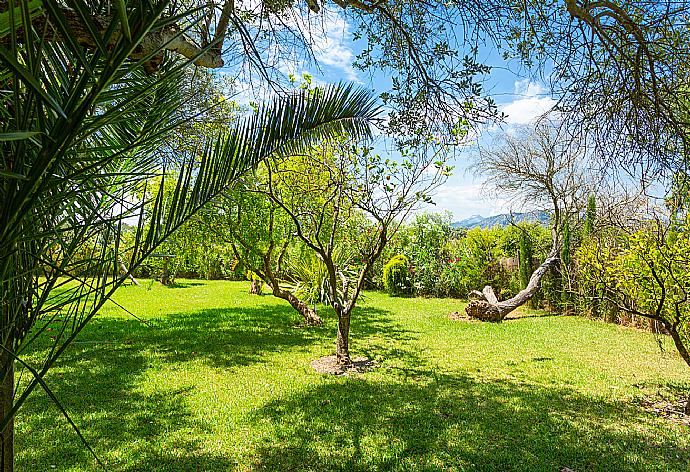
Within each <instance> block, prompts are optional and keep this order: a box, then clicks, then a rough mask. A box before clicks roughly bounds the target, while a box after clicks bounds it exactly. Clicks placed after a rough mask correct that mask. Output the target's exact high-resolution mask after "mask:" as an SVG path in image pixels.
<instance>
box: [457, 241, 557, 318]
mask: <svg viewBox="0 0 690 472" xmlns="http://www.w3.org/2000/svg"><path fill="white" fill-rule="evenodd" d="M559 260H560V258H559V257H558V250H552V251H551V253H550V254H549V256H548V257H547V258H546V260H545V261H544V262H543V263H542V264H541V265H540V266H539V267H538V268H537V270H535V271H534V272H532V276H531V277H530V279H529V283H528V284H527V287H525V288H524V289H523V290H521V291H520V293H518V294H517V295H515V296H514V297H513V298H510V299H508V300H504V301H502V302H499V301H498V299H497V298H496V295H495V294H494V291H493V289H492V288H491V287H489V286H488V285H487V286H486V287H484V289H483V290H482V291H481V292H479V291H477V290H474V291H473V292H472V293H470V296H471V295H475V296H479V297H481V298H480V299H475V300H472V301H470V303H468V304H467V306H466V307H465V313H467V315H468V316H470V317H472V318H476V319H478V320H481V321H493V322H498V321H503V319H504V318H505V317H506V316H507V315H508V313H510V312H511V311H513V310H515V309H516V308H518V307H519V306H522V305H524V304H525V303H527V302H528V301H529V300H530V299H531V298H532V297H533V296H534V294H536V293H537V291H538V290H539V286H540V283H541V279H542V278H543V277H544V275H546V272H547V271H548V270H549V267H551V266H553V265H555V264H557V263H558V261H559Z"/></svg>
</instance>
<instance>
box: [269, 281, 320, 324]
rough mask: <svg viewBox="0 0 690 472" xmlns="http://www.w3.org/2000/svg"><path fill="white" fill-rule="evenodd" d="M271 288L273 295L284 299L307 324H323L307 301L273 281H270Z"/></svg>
mask: <svg viewBox="0 0 690 472" xmlns="http://www.w3.org/2000/svg"><path fill="white" fill-rule="evenodd" d="M271 289H272V292H273V296H275V297H278V298H282V299H283V300H286V301H287V302H288V303H289V304H290V305H291V306H292V308H294V309H295V310H297V311H298V312H299V314H300V315H302V317H303V318H304V322H305V323H306V325H307V326H322V325H323V320H322V319H321V318H320V317H319V315H318V314H317V313H316V311H315V310H314V309H313V308H311V307H310V306H309V304H308V303H306V302H305V301H303V300H300V299H299V298H297V297H296V296H294V295H293V294H292V293H290V292H289V291H287V290H283V289H282V288H280V284H278V283H277V282H275V281H273V282H272V283H271Z"/></svg>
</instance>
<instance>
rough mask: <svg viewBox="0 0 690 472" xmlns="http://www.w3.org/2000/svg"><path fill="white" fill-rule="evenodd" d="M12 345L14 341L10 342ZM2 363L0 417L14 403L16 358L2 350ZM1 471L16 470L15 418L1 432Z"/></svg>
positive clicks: (4, 414)
mask: <svg viewBox="0 0 690 472" xmlns="http://www.w3.org/2000/svg"><path fill="white" fill-rule="evenodd" d="M8 344H9V346H10V347H11V346H12V343H11V342H10V343H8ZM0 363H1V364H2V385H1V386H0V418H5V416H6V415H7V414H9V412H10V411H11V410H12V406H13V405H14V359H12V357H11V356H10V355H9V354H8V353H6V352H5V351H3V352H2V355H1V356H0ZM0 443H1V447H2V451H0V471H2V472H13V471H14V418H11V419H10V421H9V422H8V423H7V427H6V428H5V430H4V431H2V433H0Z"/></svg>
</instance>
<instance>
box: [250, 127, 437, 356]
mask: <svg viewBox="0 0 690 472" xmlns="http://www.w3.org/2000/svg"><path fill="white" fill-rule="evenodd" d="M418 151H419V152H416V153H411V154H410V155H404V156H402V159H401V160H393V159H390V158H389V159H385V160H384V159H382V158H381V157H380V156H378V155H376V154H374V153H373V152H372V151H371V150H370V149H369V148H361V147H358V146H356V145H354V144H352V143H349V142H347V141H343V140H340V141H336V142H333V141H332V142H330V143H329V144H328V145H325V144H324V145H322V146H319V147H315V148H313V149H311V151H310V152H308V153H304V154H301V155H294V156H291V157H290V158H289V159H286V160H284V161H282V162H279V163H272V162H271V163H267V164H266V165H265V168H266V172H265V174H264V175H265V178H266V180H265V181H264V182H263V183H261V185H258V186H257V187H256V188H255V189H253V191H254V192H256V193H259V194H263V195H266V196H268V197H269V198H270V199H271V201H273V202H274V203H275V204H277V205H278V206H279V207H280V208H281V209H282V211H284V212H285V214H287V215H288V217H289V218H290V219H291V220H292V222H293V224H294V226H295V233H296V235H297V237H298V238H299V239H300V240H301V241H302V243H303V244H304V245H305V246H306V247H307V248H309V250H310V251H312V252H313V254H314V255H315V256H316V257H318V259H319V260H320V261H321V262H322V263H323V264H324V266H325V281H324V285H325V296H326V300H327V302H328V303H329V304H330V306H331V307H332V308H333V310H334V311H335V314H336V316H337V318H338V331H337V337H336V358H337V362H338V364H341V365H346V364H349V363H350V349H349V332H350V320H351V314H352V312H353V310H354V308H355V306H356V303H357V301H358V299H359V296H360V294H361V292H362V289H363V287H364V283H365V280H366V277H367V275H368V273H369V272H370V270H371V268H372V267H373V265H374V264H375V263H376V261H377V260H378V258H379V257H380V256H381V254H382V252H383V250H384V248H385V246H386V244H387V243H388V241H389V240H390V238H391V237H392V235H393V234H395V233H396V232H397V230H398V228H399V227H400V225H401V223H402V221H403V220H404V218H405V216H407V215H408V214H409V213H410V211H411V210H412V209H413V208H414V206H415V205H416V204H417V203H418V202H419V201H422V200H428V199H429V196H428V194H429V192H430V191H431V190H433V189H434V188H435V187H436V186H437V185H439V183H440V182H442V181H443V179H444V176H445V175H446V174H447V172H448V168H447V167H446V166H445V165H444V164H443V161H442V160H439V155H438V154H437V153H425V152H421V151H423V150H418ZM362 215H364V216H365V217H362ZM346 238H357V239H356V243H355V241H354V240H350V239H346Z"/></svg>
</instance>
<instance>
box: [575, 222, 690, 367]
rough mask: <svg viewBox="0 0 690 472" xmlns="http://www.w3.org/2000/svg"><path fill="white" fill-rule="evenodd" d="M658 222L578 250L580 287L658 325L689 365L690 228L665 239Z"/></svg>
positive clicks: (594, 240)
mask: <svg viewBox="0 0 690 472" xmlns="http://www.w3.org/2000/svg"><path fill="white" fill-rule="evenodd" d="M668 236H669V233H668V231H667V229H666V228H665V227H664V225H663V224H662V223H661V222H657V223H656V224H654V225H648V226H645V227H642V228H640V229H638V230H636V231H632V232H628V231H615V232H610V233H609V234H606V235H602V236H600V237H599V238H596V239H594V238H592V239H590V240H589V241H587V242H586V243H585V244H583V245H582V246H581V247H580V250H579V253H578V259H579V261H580V264H581V269H580V276H581V277H582V279H583V281H584V283H586V284H588V285H590V286H592V285H597V286H599V285H601V286H603V293H604V297H605V298H606V300H607V301H609V302H610V303H612V304H613V305H614V306H616V307H617V308H619V309H621V310H624V311H626V312H628V313H631V314H634V315H637V316H641V317H645V318H648V319H650V320H653V321H656V322H659V323H660V324H661V325H663V327H664V328H665V329H666V330H667V331H668V332H669V333H670V334H671V336H672V338H673V339H674V342H675V343H676V347H677V348H678V350H679V352H681V355H683V358H684V359H685V361H686V362H687V363H688V365H689V366H690V355H689V354H688V349H689V348H690V306H689V305H688V303H687V301H688V297H689V296H690V271H688V267H690V226H688V223H687V220H686V223H685V225H684V227H683V230H682V231H678V232H674V233H673V237H672V238H669V237H668Z"/></svg>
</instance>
